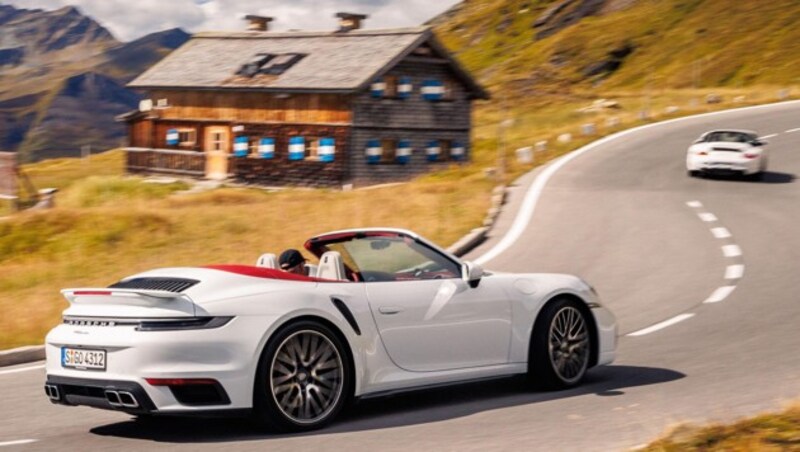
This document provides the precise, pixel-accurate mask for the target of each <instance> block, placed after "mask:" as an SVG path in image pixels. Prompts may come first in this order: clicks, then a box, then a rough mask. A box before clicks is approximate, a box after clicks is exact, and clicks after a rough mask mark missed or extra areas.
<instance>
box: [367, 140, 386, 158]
mask: <svg viewBox="0 0 800 452" xmlns="http://www.w3.org/2000/svg"><path fill="white" fill-rule="evenodd" d="M381 154H383V148H382V147H381V142H380V140H369V141H367V150H366V152H365V155H366V157H367V163H370V164H375V163H380V161H381Z"/></svg>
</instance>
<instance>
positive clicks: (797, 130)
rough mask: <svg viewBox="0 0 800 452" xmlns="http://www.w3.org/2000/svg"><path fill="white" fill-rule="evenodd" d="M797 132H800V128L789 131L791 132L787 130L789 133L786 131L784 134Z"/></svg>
mask: <svg viewBox="0 0 800 452" xmlns="http://www.w3.org/2000/svg"><path fill="white" fill-rule="evenodd" d="M795 132H800V128H797V129H789V130H787V131H786V132H784V133H795Z"/></svg>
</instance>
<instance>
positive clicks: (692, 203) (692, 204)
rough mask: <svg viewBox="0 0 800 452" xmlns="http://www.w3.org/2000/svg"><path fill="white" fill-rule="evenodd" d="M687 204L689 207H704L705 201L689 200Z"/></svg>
mask: <svg viewBox="0 0 800 452" xmlns="http://www.w3.org/2000/svg"><path fill="white" fill-rule="evenodd" d="M686 205H687V206H689V207H694V208H696V209H699V208H700V207H703V203H702V202H700V201H689V202H687V203H686Z"/></svg>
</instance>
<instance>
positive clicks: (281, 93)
mask: <svg viewBox="0 0 800 452" xmlns="http://www.w3.org/2000/svg"><path fill="white" fill-rule="evenodd" d="M420 36H421V38H420V39H417V40H416V41H415V43H414V47H413V48H410V49H407V51H406V53H407V55H406V56H405V57H403V58H399V59H398V58H396V59H395V60H393V61H392V62H391V65H390V66H387V67H384V68H381V71H380V73H379V74H377V75H376V76H374V77H370V78H369V79H367V80H363V81H361V83H360V84H359V85H358V86H357V87H355V88H353V89H349V90H338V91H340V92H325V91H333V90H332V89H322V88H313V87H309V88H307V89H302V90H298V89H285V90H280V89H275V88H272V87H269V86H267V87H266V88H258V87H252V86H247V87H242V86H238V87H231V86H229V81H227V82H225V83H221V84H220V86H216V87H202V88H200V87H198V88H191V87H189V88H187V87H152V86H147V87H145V89H144V91H146V95H147V97H148V98H150V99H152V103H153V108H150V109H148V108H145V109H144V110H146V111H140V112H135V113H131V114H128V115H126V117H125V120H126V121H127V122H128V124H129V140H130V146H131V148H130V150H129V152H128V159H127V164H128V171H130V172H136V173H159V174H162V173H163V174H176V175H188V176H195V177H206V178H215V179H227V178H232V179H235V180H237V181H240V182H244V183H252V184H258V185H266V186H280V185H300V186H328V187H336V186H341V185H343V184H348V183H351V184H355V185H366V184H374V183H381V182H389V181H398V180H405V179H408V178H410V177H413V176H415V175H419V174H422V173H425V172H428V171H431V170H432V169H436V168H441V167H443V166H446V165H449V164H452V163H454V162H465V161H468V160H469V143H470V125H471V119H470V116H471V103H472V100H474V99H475V98H481V97H482V96H483V97H484V98H485V93H483V92H482V91H480V87H477V85H475V84H474V82H471V80H469V79H467V80H466V82H465V74H464V73H463V72H461V71H460V70H459V68H457V67H455V68H454V63H453V61H452V60H450V59H448V58H443V57H442V56H441V55H437V54H436V52H437V51H436V49H435V48H432V47H431V46H430V40H431V39H433V38H432V35H431V34H430V32H429V31H427V30H425V31H423V32H421V34H420ZM326 39H329V38H327V37H326ZM338 39H341V38H338ZM438 52H441V50H439V51H438ZM156 69H158V67H156V68H155V69H154V70H156ZM298 70H299V68H298ZM318 76H319V72H316V73H311V74H309V80H311V79H313V78H314V77H318ZM344 76H346V74H344ZM239 79H241V77H238V78H235V80H237V81H238V80H239ZM273 79H274V77H273ZM256 81H257V79H254V81H253V82H252V83H256ZM476 87H477V88H476ZM291 151H293V152H291ZM434 151H435V152H436V153H435V154H434Z"/></svg>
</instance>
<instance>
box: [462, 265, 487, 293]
mask: <svg viewBox="0 0 800 452" xmlns="http://www.w3.org/2000/svg"><path fill="white" fill-rule="evenodd" d="M463 277H464V282H466V283H467V284H469V286H470V287H472V288H473V289H474V288H476V287H478V284H480V283H481V278H483V268H482V267H481V266H480V265H478V264H474V263H472V262H469V261H467V262H464V274H463Z"/></svg>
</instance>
